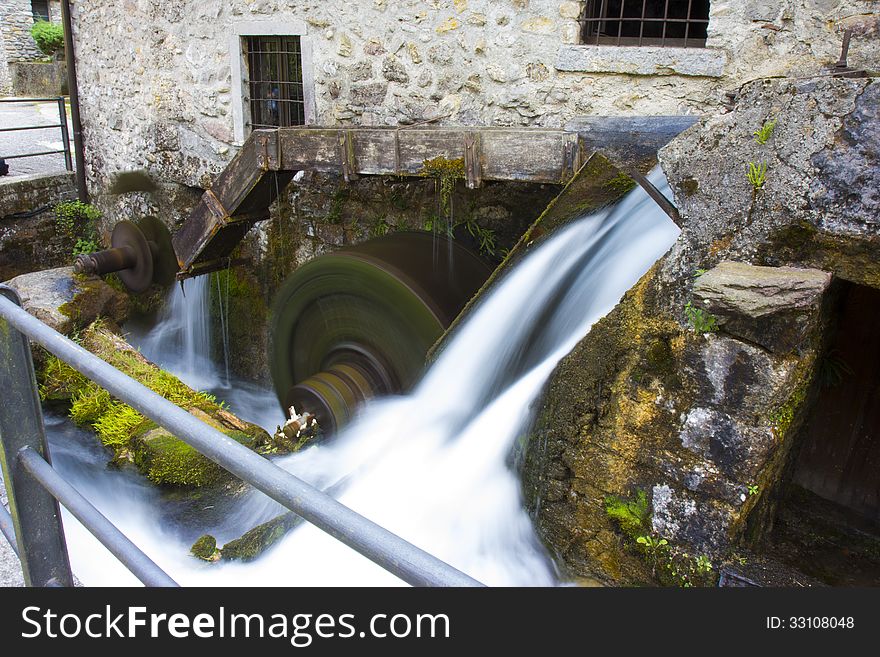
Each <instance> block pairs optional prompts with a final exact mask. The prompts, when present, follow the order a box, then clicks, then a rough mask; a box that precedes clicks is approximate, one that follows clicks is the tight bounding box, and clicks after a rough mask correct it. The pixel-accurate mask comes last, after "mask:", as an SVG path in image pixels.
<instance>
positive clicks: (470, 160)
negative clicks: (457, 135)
mask: <svg viewBox="0 0 880 657" xmlns="http://www.w3.org/2000/svg"><path fill="white" fill-rule="evenodd" d="M482 155H483V153H482V140H481V138H480V133H479V132H468V133H466V134H465V136H464V169H465V175H466V176H467V186H468V189H477V188H479V187H481V186H482V184H483V165H482Z"/></svg>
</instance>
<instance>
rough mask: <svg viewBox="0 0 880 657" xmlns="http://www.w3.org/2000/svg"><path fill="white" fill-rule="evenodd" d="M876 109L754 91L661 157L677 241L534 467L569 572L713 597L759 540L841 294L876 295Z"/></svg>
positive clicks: (586, 346)
mask: <svg viewBox="0 0 880 657" xmlns="http://www.w3.org/2000/svg"><path fill="white" fill-rule="evenodd" d="M878 100H880V83H878V82H877V81H875V80H872V79H836V78H828V77H817V78H815V79H809V80H762V81H757V82H754V83H751V84H749V85H746V86H745V87H744V88H743V89H742V90H741V91H740V93H739V96H738V100H737V104H736V106H735V108H734V110H733V111H731V112H729V113H726V114H722V115H719V116H715V117H711V118H707V119H704V120H703V121H702V122H701V123H699V124H698V125H696V126H694V127H693V128H691V129H689V130H688V131H686V132H684V133H683V134H682V135H680V136H679V137H678V138H676V139H674V140H673V141H672V142H671V143H670V144H669V145H668V146H666V147H665V148H664V149H663V150H662V151H661V153H660V160H661V164H662V165H663V168H664V171H665V173H666V175H667V177H668V179H669V181H670V184H671V186H672V189H673V191H674V194H675V200H676V204H677V205H678V208H679V211H680V213H681V228H682V232H681V235H680V237H679V239H678V241H677V242H676V244H675V245H674V246H673V247H672V249H671V250H670V252H669V253H668V254H667V255H666V256H665V257H664V258H662V259H661V260H660V262H659V263H657V264H656V265H655V266H654V267H653V268H652V269H651V270H650V271H649V272H648V273H647V274H646V275H645V276H644V277H643V278H642V280H641V281H640V282H639V283H638V284H637V285H636V286H635V287H634V288H633V289H632V290H630V291H629V292H628V293H627V294H626V295H625V296H624V298H623V299H622V301H621V302H620V304H619V305H618V306H617V307H616V308H615V309H614V310H613V311H612V312H611V313H610V314H609V315H608V316H606V317H605V318H604V319H602V320H601V321H599V322H597V324H596V325H595V326H594V327H593V329H592V330H591V332H590V333H589V335H588V336H586V338H584V340H582V341H581V343H580V344H579V345H578V346H577V347H576V348H575V349H574V350H573V352H572V353H571V354H569V355H568V356H567V357H566V358H565V359H563V360H562V362H561V363H560V365H559V366H558V368H557V370H556V371H555V373H554V374H553V376H552V377H551V381H550V383H549V384H548V387H547V390H546V391H545V395H544V399H543V402H542V408H541V412H540V414H539V417H538V419H537V421H536V425H535V427H534V430H533V432H532V436H531V440H530V442H529V445H528V447H527V450H526V455H525V469H524V491H525V495H526V498H527V500H528V501H529V504H530V505H531V506H532V507H533V508H534V510H535V517H536V521H537V527H538V531H539V533H540V535H541V536H542V538H543V540H544V541H545V543H546V544H547V546H548V547H549V548H550V550H551V551H552V552H553V553H554V554H555V555H556V557H557V560H558V562H559V564H560V566H561V567H562V569H563V570H564V571H567V572H568V573H569V574H571V575H573V576H576V575H587V576H593V577H598V578H599V579H601V580H604V581H606V582H608V583H614V584H627V583H645V582H655V581H658V580H659V581H660V582H663V583H672V584H679V585H691V584H694V583H698V582H702V583H708V582H710V581H712V577H711V576H709V574H710V570H712V568H711V567H710V566H709V565H708V564H709V563H710V562H711V563H712V564H714V566H715V567H716V568H717V566H718V564H719V563H721V562H723V561H724V560H725V559H726V558H727V557H729V556H730V555H731V553H732V551H733V550H736V549H740V548H742V547H743V546H746V547H748V546H750V545H754V544H755V543H756V542H757V541H758V540H759V539H760V538H761V537H762V536H763V535H764V534H765V533H766V531H767V529H768V528H769V526H770V523H771V521H772V517H773V516H774V514H775V505H776V501H777V497H778V496H777V493H778V491H779V488H780V486H781V482H782V481H783V480H784V478H785V473H786V472H787V470H786V469H787V467H788V466H789V465H790V463H791V455H792V454H793V453H794V451H793V448H794V447H795V446H796V440H797V436H798V428H799V424H800V423H801V422H802V419H803V416H804V413H805V411H806V409H807V408H808V407H809V406H810V405H811V403H812V399H813V398H814V396H815V392H816V386H815V385H814V382H815V381H816V378H817V377H816V370H817V366H816V363H817V361H818V360H819V358H820V355H821V354H822V353H823V351H822V350H823V348H824V339H825V334H826V332H827V326H828V321H827V320H828V318H829V312H830V310H829V309H830V308H831V306H832V304H831V301H832V300H833V297H834V294H835V285H833V284H832V278H833V277H837V278H840V279H844V280H848V281H852V282H855V283H860V284H864V285H872V286H878V287H880V256H878V255H877V254H878V253H880V251H878V250H877V247H878V246H880V215H878V210H880V196H878V194H877V189H878V178H877V177H878V175H880V169H878V167H877V161H876V160H877V153H878V148H877V140H878V135H880V126H878V115H877V110H876V108H877V107H878ZM774 122H775V123H774ZM771 124H772V125H771ZM763 126H767V127H766V128H765V130H764V131H763V137H765V138H762V139H758V138H756V135H755V132H756V131H759V130H760V129H761V128H762V127H763ZM749 163H752V164H754V165H755V167H760V168H761V169H763V168H764V167H763V165H766V180H765V181H764V182H763V184H762V183H761V181H760V180H755V179H754V178H753V179H752V180H751V181H750V179H749V177H748V175H747V172H748V170H749Z"/></svg>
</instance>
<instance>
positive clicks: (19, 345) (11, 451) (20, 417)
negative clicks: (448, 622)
mask: <svg viewBox="0 0 880 657" xmlns="http://www.w3.org/2000/svg"><path fill="white" fill-rule="evenodd" d="M20 306H21V304H20V300H19V298H18V295H17V294H16V293H15V291H14V290H12V289H11V288H9V287H7V286H5V285H0V389H3V390H4V395H5V399H4V403H3V404H0V462H2V466H3V474H4V478H5V479H6V488H7V492H8V496H9V504H10V510H11V515H12V519H13V522H14V527H15V536H16V541H17V546H18V553H19V557H20V559H21V563H22V571H23V573H24V575H25V582H26V583H27V584H28V585H35V586H46V585H59V584H60V585H62V586H69V585H71V584H72V576H71V574H70V565H69V562H68V556H67V549H66V545H65V541H64V534H63V529H62V527H61V522H60V513H59V508H58V503H59V502H60V503H61V504H63V505H64V506H65V507H66V508H67V509H68V510H70V511H71V513H73V514H74V515H75V516H76V517H77V518H78V519H79V520H80V521H81V522H82V523H83V525H84V526H85V527H86V528H87V529H88V530H89V531H91V532H92V533H93V534H95V535H96V536H98V538H99V539H100V540H101V541H102V542H103V543H104V544H105V545H107V546H108V547H109V548H110V549H111V552H113V554H115V555H116V556H117V557H119V558H120V560H121V561H123V563H124V564H125V565H126V566H127V567H128V568H129V569H130V570H131V571H132V572H133V573H134V574H135V575H136V576H137V577H138V578H139V579H141V581H143V582H145V583H147V584H148V585H173V584H174V582H173V580H172V579H171V578H170V577H169V576H168V575H166V574H165V573H162V572H161V570H159V568H158V566H156V565H155V564H154V563H153V562H152V561H150V559H149V557H147V556H146V555H145V554H143V552H141V551H140V550H139V549H138V548H137V547H136V546H134V544H132V543H131V542H130V541H128V539H125V537H124V536H122V535H121V534H120V533H118V530H117V529H116V528H115V527H112V526H111V527H112V529H111V527H108V526H107V525H109V521H108V520H107V519H106V518H104V516H102V515H101V514H100V512H98V511H97V509H95V508H94V507H93V506H91V504H89V503H88V502H87V501H86V500H85V499H84V498H82V496H81V495H79V493H77V492H76V491H75V490H74V489H73V488H72V487H70V485H69V484H67V483H66V482H64V481H63V479H61V477H60V475H58V473H57V472H56V471H55V470H54V469H53V468H52V467H51V459H50V456H49V450H48V446H47V444H46V438H45V431H44V428H43V421H42V411H41V408H40V401H39V395H38V393H37V388H36V379H35V375H34V368H33V361H32V357H31V352H30V347H29V343H28V338H29V339H30V340H32V341H33V342H35V343H37V344H39V345H41V346H42V347H44V348H45V349H46V350H47V351H49V352H50V353H53V354H55V356H57V357H58V358H60V359H61V360H62V361H64V362H65V363H67V364H68V365H70V366H71V367H73V368H74V369H75V370H77V371H78V372H80V373H81V374H83V375H85V376H86V377H87V378H89V379H91V380H92V381H94V382H95V383H97V384H98V385H100V386H101V387H103V388H104V389H105V390H107V391H108V392H109V393H110V394H112V395H113V396H114V397H116V398H118V399H120V400H121V401H123V402H125V403H126V404H128V405H130V406H131V407H132V408H134V409H135V410H137V411H139V412H141V413H142V414H143V415H145V416H146V417H149V418H150V419H152V420H153V421H155V422H156V423H157V424H159V425H160V426H162V427H164V428H165V429H167V430H168V431H169V432H171V433H172V434H173V435H175V436H177V437H178V438H180V440H182V441H183V442H185V443H187V444H188V445H190V446H191V447H193V448H194V449H196V450H197V451H199V452H200V453H201V454H203V455H204V456H206V457H207V458H209V459H211V460H212V461H214V462H215V463H217V464H218V465H220V466H221V467H223V468H225V469H226V470H228V471H229V472H230V473H232V474H233V475H235V476H237V477H239V478H240V479H241V480H242V481H245V482H247V483H248V484H250V485H252V486H253V487H254V488H256V489H258V490H260V491H262V492H263V493H265V494H266V495H268V496H269V497H271V498H272V499H274V500H275V501H277V502H279V503H281V504H282V505H283V506H285V507H286V508H287V509H289V510H290V511H293V512H294V513H296V514H297V515H299V516H300V517H302V518H303V519H304V520H307V521H308V522H310V523H312V524H313V525H315V526H316V527H318V528H319V529H322V530H323V531H325V532H327V533H328V534H330V535H331V536H333V537H334V538H336V539H337V540H339V541H341V542H342V543H344V544H345V545H348V546H349V547H351V548H352V549H354V550H355V551H357V552H358V553H360V554H361V555H363V556H365V557H367V558H368V559H370V560H371V561H373V562H375V563H376V564H378V565H379V566H381V567H382V568H384V569H385V570H387V571H388V572H390V573H392V574H394V575H396V576H397V577H399V578H401V579H402V580H404V581H405V582H407V583H409V584H412V585H414V586H482V584H481V583H480V582H478V581H477V580H475V579H473V578H471V577H470V576H468V575H466V574H464V573H462V572H461V571H459V570H456V569H455V568H453V567H452V566H450V565H449V564H447V563H445V562H443V561H441V560H440V559H438V558H437V557H435V556H433V555H431V554H428V553H427V552H425V551H423V550H421V549H419V548H417V547H416V546H414V545H412V544H411V543H408V542H407V541H405V540H403V539H402V538H400V537H399V536H397V535H395V534H393V533H391V532H390V531H388V530H387V529H385V528H383V527H381V526H379V525H377V524H376V523H374V522H372V521H371V520H368V519H367V518H365V517H363V516H361V515H360V514H358V513H356V512H355V511H352V510H351V509H349V508H348V507H346V506H344V505H343V504H341V503H340V502H338V501H337V500H336V499H334V498H333V497H331V496H330V495H327V494H326V493H324V492H322V491H320V490H318V489H317V488H315V487H313V486H311V485H310V484H308V483H306V482H304V481H302V480H301V479H299V478H297V477H296V476H294V475H292V474H291V473H289V472H287V471H286V470H283V469H282V468H280V467H278V466H277V465H275V464H274V463H272V462H271V461H269V460H267V459H265V458H263V457H262V456H259V455H258V454H256V453H255V452H252V451H251V450H249V449H248V448H247V447H244V446H243V445H241V444H239V443H237V442H236V441H234V440H232V439H231V438H229V437H228V436H226V435H225V434H223V433H221V432H220V431H218V430H217V429H215V428H213V427H211V426H210V425H208V424H205V423H204V422H202V421H201V420H199V419H197V418H196V417H194V416H193V415H190V414H189V413H187V412H186V411H185V410H183V409H182V408H180V407H179V406H176V405H175V404H173V403H171V402H170V401H168V400H166V399H165V398H163V397H161V396H160V395H157V394H156V393H155V392H153V391H152V390H150V389H149V388H147V387H145V386H143V385H141V384H140V383H138V382H137V381H135V380H134V379H131V378H130V377H128V376H126V375H125V374H123V373H122V372H120V371H119V370H117V369H116V368H114V367H113V366H112V365H110V364H108V363H106V362H104V361H103V360H101V359H100V358H98V357H97V356H95V355H94V354H91V353H90V352H88V351H86V350H85V349H83V348H82V347H80V346H79V345H77V344H76V343H75V342H73V341H71V340H69V339H67V338H66V337H64V336H63V335H61V334H60V333H58V332H56V331H54V330H53V329H52V328H50V327H49V326H47V325H46V324H44V323H43V322H41V321H40V320H38V319H36V318H35V317H33V316H31V315H30V314H28V313H27V312H25V311H24V310H23V309H22V308H21V307H20ZM0 525H2V522H0ZM5 533H6V532H5V531H4V534H5ZM7 536H8V534H7Z"/></svg>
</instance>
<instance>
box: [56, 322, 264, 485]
mask: <svg viewBox="0 0 880 657" xmlns="http://www.w3.org/2000/svg"><path fill="white" fill-rule="evenodd" d="M81 340H82V344H83V346H84V347H86V348H87V349H89V350H90V351H92V353H94V354H96V355H97V356H99V357H100V358H102V359H103V360H105V361H107V362H108V363H110V364H111V365H113V366H114V367H116V368H117V369H119V370H121V371H122V372H124V373H125V374H127V375H128V376H130V377H132V378H133V379H135V380H137V381H139V382H140V383H142V384H143V385H145V386H146V387H148V388H150V389H151V390H152V391H153V392H156V393H157V394H159V395H161V396H162V397H164V398H165V399H168V400H169V401H171V402H173V403H174V404H177V405H178V406H180V407H182V408H184V409H186V410H188V411H189V412H190V413H191V414H193V415H195V416H196V417H198V418H199V419H200V420H202V421H204V422H206V423H208V424H210V425H211V426H213V427H215V428H216V429H218V430H219V431H222V432H223V433H224V434H226V435H228V436H229V437H231V438H232V439H233V440H236V441H237V442H239V443H241V444H243V445H245V446H247V447H249V448H251V449H259V448H264V447H265V446H266V445H267V444H268V443H269V441H270V439H269V436H268V435H267V434H266V432H265V431H263V430H262V429H261V428H260V427H258V426H256V425H252V424H249V423H246V422H241V421H239V420H237V419H236V418H234V417H233V416H231V415H229V414H228V413H226V412H225V411H224V409H223V407H222V405H221V404H218V403H217V400H216V399H215V398H214V397H213V396H212V395H209V394H206V393H203V392H196V391H194V390H192V389H190V388H189V387H187V386H186V385H185V384H183V383H182V382H181V381H180V380H179V379H177V378H176V377H174V376H173V375H172V374H170V373H168V372H166V371H164V370H162V369H160V368H158V367H156V366H155V365H153V364H152V363H150V362H148V361H146V360H144V359H143V358H142V357H141V356H140V354H138V353H137V352H136V351H134V350H133V349H132V348H131V347H128V345H126V344H125V343H124V341H122V340H121V338H119V337H118V336H116V335H114V334H113V333H111V332H110V331H108V330H107V329H106V328H104V327H103V326H102V324H101V322H95V323H94V324H92V325H91V326H90V327H89V328H88V329H86V330H85V331H84V332H83V334H82V336H81ZM40 381H41V385H40V393H41V397H42V398H43V399H44V400H46V401H48V400H53V401H64V402H67V403H69V405H70V417H71V419H72V420H73V421H74V422H76V423H77V424H78V425H80V426H91V427H92V428H93V429H94V431H95V433H96V434H97V436H98V438H99V440H100V441H101V443H102V444H103V445H105V446H106V447H108V448H109V449H111V450H112V451H113V453H114V460H115V461H117V462H125V461H134V463H135V465H136V466H138V467H139V468H140V469H141V471H142V472H143V473H144V474H145V475H146V476H147V477H148V478H149V479H150V481H152V482H154V483H157V484H163V485H171V486H187V487H193V486H204V485H206V484H212V483H216V482H217V481H219V480H220V479H221V478H222V477H224V476H225V471H223V470H222V469H221V468H220V467H219V466H218V465H216V464H214V463H213V462H211V461H210V460H209V459H207V458H206V457H204V456H202V455H201V454H199V453H198V452H197V451H196V450H195V449H193V448H192V447H190V446H189V445H187V444H185V443H183V442H182V441H180V440H178V439H177V438H175V437H174V436H171V435H170V434H168V432H166V431H165V430H163V429H160V428H159V427H158V426H157V425H156V424H155V423H154V422H152V421H151V420H148V419H146V418H145V417H144V416H143V415H141V414H140V413H139V412H137V411H136V410H134V409H133V408H131V407H130V406H128V405H126V404H124V403H122V402H121V401H118V400H116V399H114V398H113V397H112V396H111V395H110V393H108V392H107V391H106V390H104V389H102V388H101V387H100V386H98V385H97V384H95V383H92V382H90V381H88V380H87V379H86V378H85V377H84V376H82V375H81V374H79V373H78V372H76V371H75V370H73V369H72V368H70V367H69V366H68V365H66V364H64V363H63V362H61V361H60V360H58V359H57V358H54V357H51V358H49V359H47V361H46V364H45V366H44V367H43V369H42V371H41V373H40ZM224 423H226V424H224Z"/></svg>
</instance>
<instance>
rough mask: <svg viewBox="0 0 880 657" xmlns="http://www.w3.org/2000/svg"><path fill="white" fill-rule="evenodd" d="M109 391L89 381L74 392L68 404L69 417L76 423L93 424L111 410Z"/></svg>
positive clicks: (80, 424)
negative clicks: (74, 394)
mask: <svg viewBox="0 0 880 657" xmlns="http://www.w3.org/2000/svg"><path fill="white" fill-rule="evenodd" d="M112 402H113V398H112V397H111V396H110V393H109V392H107V391H106V390H104V389H103V388H101V387H100V386H99V385H98V384H96V383H93V382H91V381H89V382H87V383H86V385H85V386H84V387H83V388H82V389H81V390H80V391H79V392H78V393H77V394H76V396H75V397H74V398H73V401H72V403H71V405H70V419H71V420H73V421H74V422H75V423H76V424H77V425H79V426H83V425H85V424H93V423H95V422H97V421H98V420H99V419H100V418H101V416H102V415H105V414H106V413H108V412H109V411H110V410H111V404H112Z"/></svg>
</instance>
